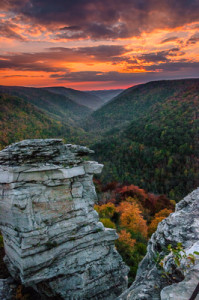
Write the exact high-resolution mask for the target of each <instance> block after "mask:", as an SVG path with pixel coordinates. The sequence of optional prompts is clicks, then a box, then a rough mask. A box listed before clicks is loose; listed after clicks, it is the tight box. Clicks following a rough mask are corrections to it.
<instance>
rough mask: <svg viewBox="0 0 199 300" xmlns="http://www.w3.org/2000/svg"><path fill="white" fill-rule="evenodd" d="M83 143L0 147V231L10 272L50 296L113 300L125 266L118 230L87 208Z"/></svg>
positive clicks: (88, 179)
mask: <svg viewBox="0 0 199 300" xmlns="http://www.w3.org/2000/svg"><path fill="white" fill-rule="evenodd" d="M90 153H92V151H91V150H89V149H88V148H86V147H82V146H74V145H70V144H66V145H64V144H63V142H62V140H58V139H47V140H25V141H22V142H19V143H16V144H13V145H11V146H9V147H7V148H5V149H4V150H2V151H1V152H0V195H1V197H0V228H1V231H2V234H3V238H4V247H5V253H6V256H5V262H6V264H7V267H8V269H9V272H10V274H11V275H12V277H14V278H15V279H16V280H19V281H21V282H22V284H24V285H25V286H31V287H33V288H34V289H35V290H36V291H38V292H39V293H40V294H43V295H45V296H47V297H54V296H55V297H56V298H57V299H73V300H79V299H81V300H84V299H85V300H86V299H107V300H112V299H116V297H117V296H119V295H120V294H121V293H122V292H123V291H124V289H125V288H126V287H127V273H128V268H127V267H126V266H125V264H124V263H123V261H122V258H121V257H120V255H119V254H118V252H117V251H116V249H115V247H114V241H115V239H117V234H116V232H115V230H113V229H107V228H104V226H103V224H102V223H101V222H99V218H98V214H97V212H96V211H95V210H94V209H93V205H94V203H95V201H96V191H95V187H94V184H93V181H92V178H93V174H96V173H100V172H101V170H102V167H103V165H100V164H98V163H96V162H90V161H85V160H84V159H83V156H85V155H88V154H90Z"/></svg>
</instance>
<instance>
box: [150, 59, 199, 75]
mask: <svg viewBox="0 0 199 300" xmlns="http://www.w3.org/2000/svg"><path fill="white" fill-rule="evenodd" d="M198 69H199V62H190V61H185V60H181V61H177V62H168V63H160V64H158V65H152V66H147V67H146V70H148V71H157V70H161V71H162V72H165V71H170V72H176V71H182V70H195V71H197V72H198Z"/></svg>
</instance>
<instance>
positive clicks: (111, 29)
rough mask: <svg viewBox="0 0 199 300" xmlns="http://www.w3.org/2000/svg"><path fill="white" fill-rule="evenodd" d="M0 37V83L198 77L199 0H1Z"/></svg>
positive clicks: (91, 85) (87, 86)
mask: <svg viewBox="0 0 199 300" xmlns="http://www.w3.org/2000/svg"><path fill="white" fill-rule="evenodd" d="M0 36H1V37H0V69H1V73H0V84H1V85H24V86H35V87H39V86H65V87H71V88H75V89H80V90H91V89H110V88H111V89H116V88H127V87H129V86H132V85H135V84H138V83H143V82H147V81H151V80H159V79H175V78H194V77H199V0H164V1H163V0H162V1H161V0H1V1H0Z"/></svg>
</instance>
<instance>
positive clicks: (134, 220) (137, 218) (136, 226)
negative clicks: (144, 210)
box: [116, 201, 147, 237]
mask: <svg viewBox="0 0 199 300" xmlns="http://www.w3.org/2000/svg"><path fill="white" fill-rule="evenodd" d="M116 211H117V212H118V213H120V224H121V226H122V227H124V228H127V229H129V230H131V231H133V232H135V233H139V232H140V233H141V234H142V235H143V236H144V237H146V236H147V224H146V221H145V220H144V219H143V216H142V214H141V211H140V209H139V207H138V204H137V203H133V202H132V203H129V202H127V201H124V202H121V203H120V205H119V206H118V207H117V209H116Z"/></svg>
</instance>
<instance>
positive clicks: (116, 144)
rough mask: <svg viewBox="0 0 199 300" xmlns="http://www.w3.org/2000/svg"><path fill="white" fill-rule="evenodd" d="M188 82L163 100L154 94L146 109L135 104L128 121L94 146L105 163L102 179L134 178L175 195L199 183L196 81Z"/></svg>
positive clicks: (132, 180) (149, 187) (198, 92)
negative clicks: (134, 113)
mask: <svg viewBox="0 0 199 300" xmlns="http://www.w3.org/2000/svg"><path fill="white" fill-rule="evenodd" d="M156 84H157V83H156ZM168 85H169V82H168V83H167V86H168ZM171 85H172V87H174V86H175V85H174V83H173V82H171ZM186 85H187V84H184V87H185V88H183V89H181V91H179V92H178V93H177V92H175V95H174V96H170V97H167V99H165V98H164V101H162V98H161V99H160V101H158V98H157V95H156V94H154V95H153V98H154V99H157V100H156V101H155V102H154V104H153V105H150V106H148V110H147V109H146V107H145V109H143V110H142V113H141V112H139V111H138V110H137V116H135V117H134V118H132V122H131V123H130V125H128V126H127V127H125V128H124V129H122V130H118V131H116V130H115V131H114V130H112V132H111V134H110V132H109V134H107V138H106V137H105V135H104V139H103V140H102V141H101V142H99V143H96V144H95V145H94V146H93V148H94V150H95V151H96V159H97V160H98V161H100V162H102V163H104V164H105V167H104V172H103V174H102V179H103V181H104V182H106V181H112V180H116V181H119V182H127V183H133V184H136V185H139V186H140V187H142V188H144V189H146V190H148V191H153V192H155V193H163V194H166V195H168V196H169V197H170V198H173V199H180V198H181V197H182V196H184V195H185V194H187V193H188V192H190V191H191V190H192V189H193V188H195V187H196V186H198V185H199V81H196V80H194V81H193V84H192V85H189V87H186ZM146 86H147V85H146ZM145 88H146V87H145ZM171 90H172V88H171ZM161 93H162V92H161ZM158 95H159V92H158ZM116 101H118V99H117V100H116ZM103 109H105V107H104V108H103Z"/></svg>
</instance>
